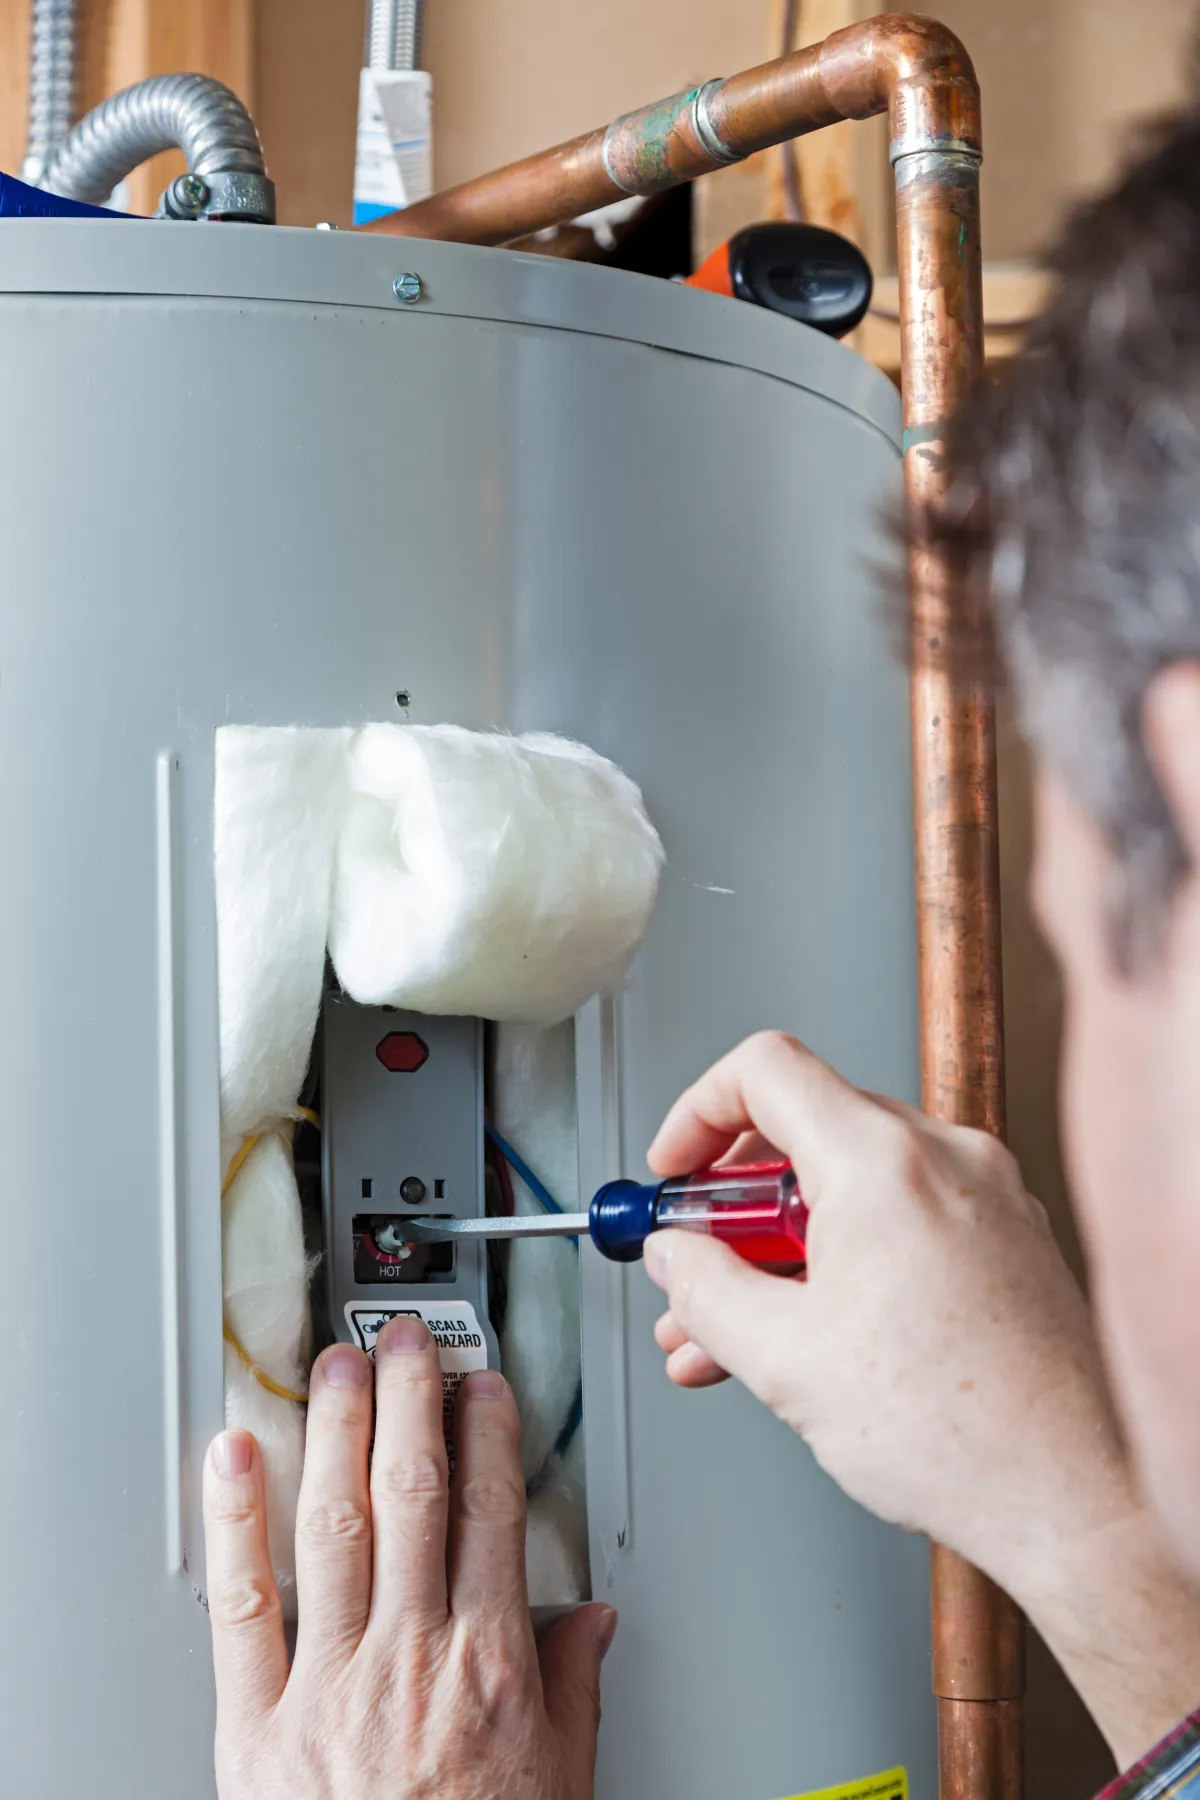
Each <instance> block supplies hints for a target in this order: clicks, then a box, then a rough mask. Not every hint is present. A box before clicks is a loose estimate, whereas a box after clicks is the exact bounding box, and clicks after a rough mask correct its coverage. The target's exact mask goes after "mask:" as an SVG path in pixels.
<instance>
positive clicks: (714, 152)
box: [692, 77, 743, 167]
mask: <svg viewBox="0 0 1200 1800" xmlns="http://www.w3.org/2000/svg"><path fill="white" fill-rule="evenodd" d="M724 86H725V79H724V78H723V77H718V79H717V80H715V81H706V82H705V83H704V86H703V87H700V88H697V89H696V97H695V99H694V100H693V101H692V130H693V131H694V132H695V133H696V136H697V138H698V139H699V141H700V147H701V149H702V150H703V151H704V153H705V155H706V156H711V157H712V159H713V161H714V162H715V163H720V164H721V165H722V167H728V166H729V164H731V163H736V162H741V161H742V160H743V157H742V152H741V151H740V150H731V149H730V147H729V145H728V144H727V143H726V142H725V140H724V138H723V137H722V136H721V134H720V133H719V131H718V130H717V128H716V126H715V125H714V124H713V120H712V110H711V105H710V103H711V101H712V98H713V96H714V94H715V93H716V92H717V90H718V89H719V88H723V87H724Z"/></svg>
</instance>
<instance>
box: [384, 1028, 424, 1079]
mask: <svg viewBox="0 0 1200 1800" xmlns="http://www.w3.org/2000/svg"><path fill="white" fill-rule="evenodd" d="M375 1054H376V1056H377V1057H378V1058H379V1060H380V1062H381V1063H382V1064H383V1066H384V1068H385V1069H387V1070H388V1071H389V1072H390V1073H391V1074H393V1075H411V1074H412V1073H413V1071H414V1070H416V1069H419V1068H420V1067H421V1065H422V1063H427V1062H428V1061H429V1046H428V1045H427V1044H426V1043H425V1041H424V1040H423V1039H422V1038H419V1037H418V1036H417V1034H416V1032H415V1031H389V1032H388V1034H387V1036H386V1037H385V1038H383V1039H381V1040H380V1042H379V1043H378V1044H376V1046H375Z"/></svg>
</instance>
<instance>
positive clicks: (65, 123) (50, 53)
mask: <svg viewBox="0 0 1200 1800" xmlns="http://www.w3.org/2000/svg"><path fill="white" fill-rule="evenodd" d="M77 29H78V12H77V6H76V0H33V19H32V23H31V30H30V58H29V137H28V141H27V143H26V147H25V160H24V162H23V163H22V164H21V180H22V181H27V182H28V183H29V185H30V187H38V186H39V185H40V184H41V180H42V176H43V173H44V171H45V168H46V164H47V163H48V162H49V160H50V158H51V157H52V155H53V154H54V152H55V151H56V150H57V149H58V146H59V145H60V144H61V143H62V140H63V139H64V138H65V137H66V135H67V133H68V131H70V129H71V126H72V125H73V124H74V122H75V87H76V69H75V50H76V37H77ZM106 198H107V196H106Z"/></svg>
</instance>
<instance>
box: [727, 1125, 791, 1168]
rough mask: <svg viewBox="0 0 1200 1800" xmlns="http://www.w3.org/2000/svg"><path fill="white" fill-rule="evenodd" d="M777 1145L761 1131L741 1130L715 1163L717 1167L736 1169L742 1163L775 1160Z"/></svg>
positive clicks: (777, 1155) (777, 1154)
mask: <svg viewBox="0 0 1200 1800" xmlns="http://www.w3.org/2000/svg"><path fill="white" fill-rule="evenodd" d="M779 1154H780V1152H779V1146H778V1145H777V1144H772V1143H770V1142H768V1140H767V1139H766V1138H765V1137H764V1136H763V1134H762V1132H761V1131H743V1133H742V1135H741V1137H739V1138H738V1139H737V1141H736V1143H734V1144H731V1145H730V1147H729V1149H728V1150H727V1151H726V1152H725V1154H724V1156H722V1157H721V1158H720V1160H719V1161H718V1163H717V1167H718V1168H724V1167H728V1168H731V1169H738V1168H741V1166H742V1165H743V1164H744V1163H758V1162H777V1161H778V1159H779Z"/></svg>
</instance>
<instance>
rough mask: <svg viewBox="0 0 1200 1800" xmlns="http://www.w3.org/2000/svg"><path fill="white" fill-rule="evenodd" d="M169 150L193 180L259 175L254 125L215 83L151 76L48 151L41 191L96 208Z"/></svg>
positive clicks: (91, 115) (263, 169) (231, 96)
mask: <svg viewBox="0 0 1200 1800" xmlns="http://www.w3.org/2000/svg"><path fill="white" fill-rule="evenodd" d="M176 147H178V148H179V149H180V150H182V151H183V153H184V156H185V157H186V158H187V165H188V168H189V170H190V171H191V173H192V174H194V175H200V176H203V177H209V176H213V175H220V174H230V173H235V172H236V173H241V174H248V175H265V173H266V167H265V163H264V160H263V153H262V146H261V144H260V143H259V140H258V132H257V130H256V129H255V126H254V121H253V119H252V118H251V117H250V114H249V113H248V112H247V111H246V108H245V107H244V106H243V105H242V103H241V101H240V100H239V99H238V97H237V95H236V94H234V93H233V92H231V90H230V89H229V88H227V87H226V86H225V85H224V83H223V82H220V81H214V80H212V79H211V77H209V76H207V75H156V76H153V77H152V78H151V79H150V80H149V81H140V82H138V83H137V85H136V86H134V87H131V88H126V89H125V91H124V93H121V94H114V95H113V97H112V99H111V100H105V101H103V102H102V103H101V104H100V105H99V106H97V107H96V108H95V109H94V111H92V112H90V113H89V114H88V115H87V117H86V118H85V119H82V120H80V122H79V124H78V125H77V126H76V127H75V129H74V130H73V131H72V132H70V133H69V134H68V136H67V137H66V138H65V140H64V141H63V142H62V143H61V144H60V146H59V148H58V149H57V150H56V151H55V152H54V154H53V156H52V157H51V159H50V161H49V163H48V165H47V167H46V170H45V173H44V174H43V176H42V181H41V185H42V186H43V187H45V188H49V189H52V190H53V191H54V192H55V193H57V194H65V195H66V196H67V197H68V198H69V199H72V200H85V201H88V202H90V203H91V204H92V205H94V206H100V205H103V203H104V202H105V201H106V200H107V199H108V197H109V195H110V194H111V193H112V191H113V189H114V188H115V187H116V186H117V185H118V184H119V183H120V182H122V181H124V179H125V177H126V176H127V175H130V174H132V172H133V170H134V169H136V168H138V167H139V166H140V165H141V164H142V163H144V162H145V161H146V160H147V158H148V157H151V156H156V155H157V154H158V152H159V151H160V150H171V149H174V148H176Z"/></svg>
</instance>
